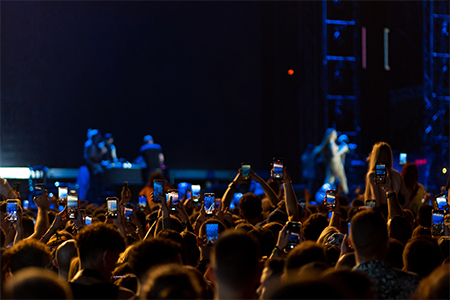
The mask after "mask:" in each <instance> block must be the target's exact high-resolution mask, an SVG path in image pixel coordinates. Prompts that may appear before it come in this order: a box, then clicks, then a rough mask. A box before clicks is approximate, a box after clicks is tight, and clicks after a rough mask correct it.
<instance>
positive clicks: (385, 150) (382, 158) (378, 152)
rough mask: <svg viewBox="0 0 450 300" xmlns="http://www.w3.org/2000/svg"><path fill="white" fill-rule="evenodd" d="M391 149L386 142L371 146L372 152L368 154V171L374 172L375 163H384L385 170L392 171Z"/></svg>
mask: <svg viewBox="0 0 450 300" xmlns="http://www.w3.org/2000/svg"><path fill="white" fill-rule="evenodd" d="M392 160H393V159H392V149H391V146H389V144H388V143H386V142H378V143H376V144H375V145H373V148H372V152H371V153H370V162H369V170H370V171H375V166H376V164H377V162H381V163H384V164H385V165H386V169H388V170H390V169H392Z"/></svg>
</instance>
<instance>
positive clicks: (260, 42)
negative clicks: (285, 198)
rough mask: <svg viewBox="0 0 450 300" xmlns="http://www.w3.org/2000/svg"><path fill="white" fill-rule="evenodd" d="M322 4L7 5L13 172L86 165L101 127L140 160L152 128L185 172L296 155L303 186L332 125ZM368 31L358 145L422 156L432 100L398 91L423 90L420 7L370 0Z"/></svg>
mask: <svg viewBox="0 0 450 300" xmlns="http://www.w3.org/2000/svg"><path fill="white" fill-rule="evenodd" d="M320 3H321V2H319V1H297V2H294V1H277V2H274V1H248V2H246V1H236V2H235V1H180V2H177V1H151V2H150V1H139V2H115V1H96V2H88V1H73V2H72V1H32V2H22V1H17V2H16V1H3V2H2V4H1V103H0V104H1V107H0V108H1V120H0V126H1V128H0V131H1V140H0V142H1V145H0V165H1V166H5V167H7V166H26V165H28V164H30V165H39V164H41V165H46V166H48V167H71V168H76V167H78V166H80V165H81V164H82V163H83V160H82V152H83V144H84V142H85V140H86V131H87V129H88V128H99V129H100V130H101V131H102V132H103V133H106V132H111V133H113V134H114V136H115V144H116V146H117V149H118V155H119V157H123V158H126V159H128V160H130V161H132V160H133V159H135V158H136V157H137V156H138V154H139V153H138V151H139V147H140V146H141V141H142V137H143V136H144V135H146V134H151V135H153V137H154V138H155V142H157V143H159V144H161V145H162V147H163V150H164V154H165V156H166V162H167V164H168V165H169V166H170V167H171V168H173V169H183V168H187V169H196V168H197V169H228V170H231V169H236V168H238V167H239V165H240V162H242V161H249V162H251V163H252V165H253V166H254V167H255V168H256V169H265V170H267V169H268V166H269V163H270V162H271V159H272V157H274V156H283V157H285V161H286V162H289V164H290V165H291V170H293V171H292V172H293V173H296V174H293V176H294V177H297V178H298V176H299V173H300V155H301V153H302V152H303V151H304V149H305V148H306V144H308V143H313V144H318V143H319V142H320V140H321V138H322V135H323V132H324V130H325V122H324V118H323V114H324V112H323V101H324V100H323V97H322V94H321V93H322V91H321V80H322V77H321V70H322V66H321V63H322V58H321V50H322V49H321V30H322V29H321V24H322V23H321V22H322V21H321V17H322V16H321V4H320ZM361 3H362V2H361ZM344 4H346V3H344ZM399 11H403V12H404V13H403V14H398V12H399ZM361 26H365V27H367V32H368V41H367V44H368V47H369V48H368V69H367V70H365V71H363V72H361V103H360V117H361V141H362V142H361V145H359V146H360V147H359V151H360V153H361V154H362V155H366V154H367V153H368V152H369V151H370V149H371V146H372V145H373V143H375V142H377V141H379V140H385V141H387V142H389V143H391V145H393V146H394V147H395V149H397V150H398V151H404V152H409V153H412V152H414V151H416V152H419V150H420V149H419V148H421V147H422V145H420V142H421V141H420V132H421V130H422V129H423V128H422V127H423V124H422V118H423V100H422V99H421V98H417V99H407V100H405V102H404V104H403V103H400V102H397V103H394V104H393V103H391V102H390V101H389V91H390V90H391V89H397V88H402V87H408V86H420V85H421V84H422V79H423V77H422V74H423V69H422V59H423V57H422V53H421V51H422V33H421V28H422V27H421V26H422V25H421V11H420V3H419V2H416V1H411V2H407V1H401V2H398V1H397V2H395V1H389V2H388V1H380V2H378V1H377V2H373V3H372V2H364V4H361ZM384 27H389V28H390V29H391V33H390V38H391V40H392V41H391V44H390V57H391V71H390V72H389V73H387V72H385V71H384V70H383V69H382V59H383V56H382V53H383V49H382V42H381V41H382V34H381V33H382V30H383V28H384ZM289 68H294V69H295V74H294V76H291V77H289V76H287V75H286V71H287V69H289ZM343 117H344V118H345V117H346V116H343ZM346 118H347V119H349V117H348V116H347V117H346ZM346 122H352V120H351V118H350V119H349V120H347V121H346ZM393 124H395V125H394V126H392V125H393ZM337 129H338V130H340V129H339V128H337ZM341 130H342V129H341Z"/></svg>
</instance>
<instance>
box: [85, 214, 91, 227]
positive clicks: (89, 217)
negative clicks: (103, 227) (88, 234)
mask: <svg viewBox="0 0 450 300" xmlns="http://www.w3.org/2000/svg"><path fill="white" fill-rule="evenodd" d="M84 224H86V226H89V225H91V224H92V216H86V217H84Z"/></svg>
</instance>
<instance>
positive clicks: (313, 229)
mask: <svg viewBox="0 0 450 300" xmlns="http://www.w3.org/2000/svg"><path fill="white" fill-rule="evenodd" d="M327 226H328V220H327V217H325V216H324V215H323V214H321V213H314V214H312V215H311V216H309V218H308V219H307V220H306V221H305V222H304V223H303V234H304V237H305V239H306V240H311V241H317V240H318V239H319V237H320V234H321V233H322V231H323V230H324V229H325V228H326V227H327Z"/></svg>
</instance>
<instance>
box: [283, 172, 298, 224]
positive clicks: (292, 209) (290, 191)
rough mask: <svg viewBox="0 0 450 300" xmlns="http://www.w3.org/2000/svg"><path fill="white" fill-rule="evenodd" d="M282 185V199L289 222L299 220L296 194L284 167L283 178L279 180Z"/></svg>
mask: <svg viewBox="0 0 450 300" xmlns="http://www.w3.org/2000/svg"><path fill="white" fill-rule="evenodd" d="M281 182H282V183H283V186H284V199H285V201H286V211H287V214H288V219H289V222H292V221H300V214H299V212H298V205H297V196H296V195H295V192H294V188H293V187H292V180H291V177H289V174H288V172H287V171H286V168H284V169H283V179H282V181H281Z"/></svg>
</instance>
